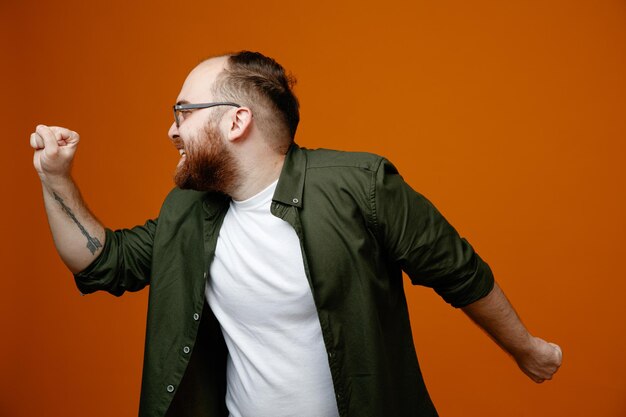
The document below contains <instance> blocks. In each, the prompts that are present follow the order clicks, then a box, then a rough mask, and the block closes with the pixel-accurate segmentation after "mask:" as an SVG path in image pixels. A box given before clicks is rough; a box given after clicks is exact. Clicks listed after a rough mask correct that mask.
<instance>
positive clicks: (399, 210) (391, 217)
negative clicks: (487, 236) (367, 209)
mask: <svg viewBox="0 0 626 417" xmlns="http://www.w3.org/2000/svg"><path fill="white" fill-rule="evenodd" d="M374 182H375V184H374V185H373V187H372V188H373V190H372V196H373V201H374V206H373V211H374V213H373V214H374V216H373V217H374V219H375V226H376V230H377V231H378V234H379V238H380V239H381V240H382V242H383V244H384V246H385V248H386V250H387V252H388V253H387V255H388V256H389V257H390V258H391V259H392V260H393V261H394V262H396V263H398V264H399V266H400V267H401V268H402V270H404V271H405V272H406V273H407V275H408V276H409V278H410V279H411V282H412V283H413V284H417V285H424V286H427V287H431V288H433V289H434V290H435V291H436V292H437V294H439V295H440V296H441V297H442V298H443V299H444V300H445V301H446V302H447V303H449V304H451V305H452V306H454V307H457V308H458V307H463V306H466V305H468V304H471V303H473V302H474V301H477V300H478V299H480V298H482V297H484V296H486V295H487V294H489V292H490V291H491V289H492V288H493V285H494V278H493V274H492V272H491V269H490V268H489V265H487V263H485V262H484V261H483V260H482V259H481V258H480V256H478V254H477V253H476V252H475V251H474V249H473V248H472V246H471V245H470V244H469V242H468V241H467V240H465V239H464V238H462V237H460V236H459V234H458V233H457V231H456V230H455V229H454V227H452V225H450V223H448V222H447V221H446V219H445V218H444V217H443V215H442V214H441V213H440V212H439V211H438V210H437V209H436V208H435V206H434V205H433V204H432V203H431V202H430V201H428V200H427V199H426V197H424V196H423V195H421V194H420V193H418V192H416V191H415V190H413V189H412V188H411V187H410V186H409V185H408V184H407V183H406V182H405V181H404V180H403V179H402V177H401V176H400V174H399V173H398V171H397V170H396V168H395V167H394V166H393V165H392V164H391V163H390V162H389V161H387V160H383V161H382V162H381V164H380V166H379V168H378V170H377V172H376V177H375V180H374Z"/></svg>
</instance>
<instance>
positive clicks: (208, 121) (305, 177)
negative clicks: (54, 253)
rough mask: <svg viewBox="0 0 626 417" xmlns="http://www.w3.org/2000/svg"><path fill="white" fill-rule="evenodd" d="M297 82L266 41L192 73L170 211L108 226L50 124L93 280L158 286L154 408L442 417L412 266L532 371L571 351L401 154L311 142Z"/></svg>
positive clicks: (63, 222) (72, 224)
mask: <svg viewBox="0 0 626 417" xmlns="http://www.w3.org/2000/svg"><path fill="white" fill-rule="evenodd" d="M292 85H293V80H292V79H291V78H290V77H289V76H287V75H286V74H285V70H284V69H283V67H282V66H280V65H279V64H278V63H276V62H275V61H274V60H273V59H271V58H268V57H266V56H263V55H262V54H260V53H254V52H240V53H236V54H232V55H226V56H219V57H215V58H210V59H208V60H206V61H204V62H202V63H201V64H200V65H198V66H197V67H196V68H195V69H193V71H191V73H190V74H189V76H188V77H187V79H186V80H185V82H184V84H183V87H182V89H181V92H180V94H179V97H178V102H177V104H176V105H175V106H174V120H175V121H174V123H173V124H172V127H171V128H170V130H169V136H170V138H171V139H172V141H173V143H174V145H175V146H176V148H177V149H178V150H179V152H180V154H181V158H180V161H179V163H178V166H177V169H176V174H175V182H176V185H177V187H176V188H174V189H173V190H172V191H171V193H170V194H169V195H168V196H167V198H166V199H165V201H164V203H163V206H162V208H161V211H160V214H159V217H158V218H157V219H154V220H148V221H147V222H146V223H145V224H144V225H142V226H137V227H134V228H131V229H122V230H116V231H113V230H111V229H108V228H104V227H103V226H102V225H101V224H100V223H99V222H98V221H97V220H96V218H95V217H94V216H93V215H92V214H91V213H90V212H89V210H88V209H87V208H86V206H85V204H84V203H83V201H82V199H81V197H80V193H79V191H78V189H77V188H76V186H75V184H74V183H73V181H72V180H71V177H70V167H71V163H72V160H73V157H74V152H75V150H76V146H77V144H78V141H79V136H78V134H77V133H76V132H73V131H71V130H69V129H65V128H61V127H48V126H44V125H39V126H37V128H36V131H35V132H34V133H33V134H32V135H31V138H30V141H31V146H32V147H33V148H34V149H35V155H34V165H35V169H36V170H37V172H38V174H39V176H40V179H41V183H42V186H43V190H44V201H45V207H46V211H47V214H48V218H49V222H50V228H51V230H52V234H53V237H54V242H55V244H56V247H57V250H58V252H59V254H60V256H61V258H62V259H63V261H64V262H65V264H66V265H67V267H68V268H69V269H70V270H71V271H72V272H73V273H74V277H75V280H76V284H77V286H78V288H79V289H80V291H81V292H82V293H84V294H87V293H91V292H94V291H97V290H105V291H108V292H110V293H112V294H114V295H118V296H119V295H121V294H123V293H124V292H125V291H138V290H140V289H142V288H144V287H146V286H148V285H149V287H150V294H149V307H148V322H147V334H146V350H145V358H144V371H143V380H142V390H141V401H140V411H139V414H140V416H142V417H161V416H165V415H167V416H195V417H204V416H211V417H213V416H215V417H217V416H220V417H221V416H232V417H265V416H271V417H281V416H283V417H286V416H299V417H337V416H342V417H347V416H351V417H367V416H371V417H381V416H394V417H403V416H406V417H408V416H411V417H414V416H436V415H437V412H436V410H435V407H434V405H433V403H432V401H431V400H430V397H429V395H428V392H427V390H426V387H425V385H424V381H423V379H422V375H421V372H420V368H419V365H418V362H417V358H416V354H415V350H414V346H413V339H412V334H411V328H410V324H409V316H408V310H407V305H406V301H405V297H404V292H403V285H402V271H404V272H406V273H407V275H408V276H409V278H410V279H411V281H412V283H413V284H419V285H425V286H429V287H432V288H433V289H434V290H435V291H436V292H437V293H438V294H439V295H440V296H441V297H443V299H444V300H445V301H446V302H448V303H450V304H451V305H452V306H454V307H457V308H461V309H462V310H463V311H464V312H465V313H467V314H468V315H469V316H470V317H471V318H472V319H473V320H474V321H475V322H476V323H478V325H480V326H481V327H482V328H483V329H485V330H486V331H487V332H488V333H489V335H490V336H491V337H492V338H493V339H494V340H495V341H496V342H497V343H498V344H499V345H500V346H501V347H502V348H503V349H504V350H506V351H507V352H508V353H509V354H511V355H512V357H513V358H514V359H515V361H516V362H517V364H518V365H519V367H520V368H521V369H522V371H523V372H525V373H526V374H527V375H528V376H529V377H530V378H531V379H532V380H534V381H535V382H542V381H544V380H546V379H551V378H552V375H553V374H554V373H555V372H556V371H557V369H558V367H559V366H560V364H561V350H560V348H559V347H558V346H557V345H555V344H552V343H548V342H545V341H544V340H542V339H539V338H537V337H533V336H531V335H530V334H529V333H528V331H527V330H526V329H525V327H524V326H523V325H522V323H521V322H520V320H519V318H518V316H517V315H516V313H515V311H514V310H513V308H512V307H511V305H510V304H509V302H508V301H507V299H506V297H505V296H504V294H503V293H502V291H501V290H500V288H499V287H498V285H497V284H496V283H495V281H494V278H493V275H492V273H491V270H490V268H489V266H488V265H487V264H486V263H485V262H484V261H483V260H482V259H481V258H480V257H479V256H478V254H477V253H476V252H475V251H474V249H473V248H472V247H471V246H470V244H469V243H468V242H467V241H466V240H465V239H463V238H461V237H460V236H459V234H458V233H457V232H456V230H455V229H454V228H453V227H452V226H451V225H450V224H449V223H448V222H447V221H446V220H445V219H444V217H443V216H442V215H441V214H440V213H439V212H438V211H437V209H436V208H435V207H434V206H433V205H432V204H431V203H430V202H429V201H428V200H427V199H426V198H425V197H423V196H422V195H420V194H419V193H417V192H415V191H414V190H412V189H411V188H410V187H409V186H408V185H407V184H406V183H405V182H404V181H403V179H402V177H401V176H400V175H399V174H398V172H397V171H396V169H395V168H394V166H393V165H392V164H391V163H390V162H389V161H387V160H386V159H384V158H382V157H380V156H377V155H372V154H366V153H348V152H339V151H330V150H306V149H303V148H299V147H298V146H297V145H296V144H295V143H294V137H295V133H296V128H297V126H298V122H299V118H300V117H299V110H298V100H297V99H296V97H295V95H294V94H293V91H292Z"/></svg>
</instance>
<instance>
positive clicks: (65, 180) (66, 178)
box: [39, 173, 74, 190]
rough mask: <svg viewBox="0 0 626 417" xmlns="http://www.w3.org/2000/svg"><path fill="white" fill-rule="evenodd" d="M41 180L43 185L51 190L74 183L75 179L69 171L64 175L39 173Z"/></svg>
mask: <svg viewBox="0 0 626 417" xmlns="http://www.w3.org/2000/svg"><path fill="white" fill-rule="evenodd" d="M39 180H40V181H41V185H42V186H43V187H44V188H47V189H49V190H58V189H60V188H64V187H67V186H70V185H72V184H74V180H73V179H72V176H71V175H70V174H69V173H68V174H62V175H59V174H56V175H51V174H42V173H39Z"/></svg>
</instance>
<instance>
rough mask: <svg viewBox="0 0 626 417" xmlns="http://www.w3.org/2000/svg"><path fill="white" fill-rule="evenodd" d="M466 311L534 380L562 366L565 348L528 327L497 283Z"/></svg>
mask: <svg viewBox="0 0 626 417" xmlns="http://www.w3.org/2000/svg"><path fill="white" fill-rule="evenodd" d="M463 311H464V312H465V313H466V314H467V315H468V316H469V317H470V318H471V319H472V320H474V322H476V323H477V324H478V325H479V326H480V327H482V328H483V329H484V330H485V331H486V332H487V333H488V334H489V336H491V338H492V339H493V340H495V342H496V343H497V344H498V345H500V347H502V348H503V349H504V350H505V351H506V352H508V353H509V354H510V355H511V356H513V358H514V359H515V361H516V362H517V365H518V366H519V367H520V369H521V370H522V371H523V372H524V373H525V374H526V375H528V377H529V378H531V379H532V380H533V381H535V382H539V383H540V382H543V381H545V380H546V379H552V376H553V375H554V373H555V372H556V371H557V370H558V369H559V367H560V366H561V360H562V353H561V348H560V347H559V346H558V345H555V344H554V343H549V342H546V341H545V340H543V339H540V338H538V337H534V336H532V335H531V334H530V333H529V332H528V330H526V327H524V325H523V324H522V321H521V320H520V318H519V317H518V315H517V313H516V312H515V310H514V309H513V306H512V305H511V303H509V300H507V298H506V296H505V295H504V293H503V292H502V290H501V289H500V287H499V286H498V284H497V283H495V284H494V287H493V290H491V292H490V293H489V294H488V295H487V296H486V297H483V298H481V299H480V300H478V301H476V302H474V303H472V304H469V305H467V306H465V307H463Z"/></svg>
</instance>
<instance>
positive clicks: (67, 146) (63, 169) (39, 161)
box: [30, 125, 80, 179]
mask: <svg viewBox="0 0 626 417" xmlns="http://www.w3.org/2000/svg"><path fill="white" fill-rule="evenodd" d="M79 139H80V137H79V136H78V133H76V132H74V131H72V130H69V129H66V128H64V127H57V126H46V125H38V126H37V128H36V129H35V132H33V133H31V135H30V146H32V147H33V149H35V155H34V156H33V165H34V166H35V170H37V173H38V174H39V177H40V178H42V179H43V178H46V177H67V176H69V175H70V171H71V168H72V161H73V160H74V153H75V152H76V147H77V146H78V141H79Z"/></svg>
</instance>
